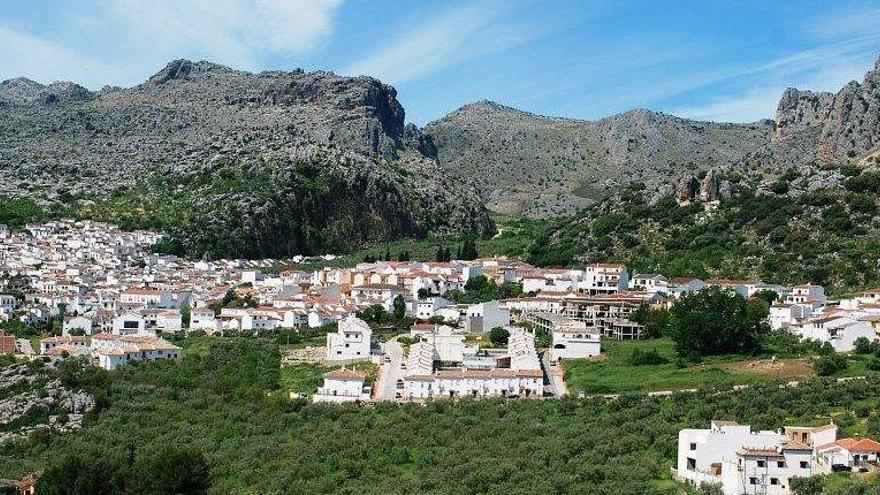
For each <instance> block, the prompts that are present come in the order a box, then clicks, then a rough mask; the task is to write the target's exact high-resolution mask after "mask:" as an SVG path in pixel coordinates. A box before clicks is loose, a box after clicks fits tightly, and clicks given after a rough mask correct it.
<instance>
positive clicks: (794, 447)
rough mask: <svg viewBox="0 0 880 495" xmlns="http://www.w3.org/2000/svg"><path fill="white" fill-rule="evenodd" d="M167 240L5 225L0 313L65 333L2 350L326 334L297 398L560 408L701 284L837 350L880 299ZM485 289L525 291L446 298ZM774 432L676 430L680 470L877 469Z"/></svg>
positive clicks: (872, 446) (0, 233) (617, 271)
mask: <svg viewBox="0 0 880 495" xmlns="http://www.w3.org/2000/svg"><path fill="white" fill-rule="evenodd" d="M159 238H160V236H158V235H157V234H153V233H150V232H137V231H136V232H126V231H123V230H120V229H118V228H115V227H113V226H111V225H107V224H103V223H97V222H90V221H58V222H51V223H46V224H34V225H28V226H27V227H26V228H25V229H24V230H23V231H19V232H10V230H9V229H6V228H0V274H2V275H3V277H2V280H3V283H4V284H5V285H4V286H2V287H0V319H2V320H4V321H7V322H16V324H19V325H25V326H28V325H31V326H33V325H37V326H39V325H48V324H49V323H50V322H52V321H60V332H59V334H58V335H52V336H49V337H45V338H42V339H40V340H39V342H38V345H36V343H35V342H34V341H32V340H29V339H27V338H16V337H14V336H12V335H2V336H0V339H2V341H0V344H2V345H0V352H2V353H5V354H9V355H15V356H18V357H20V358H23V359H28V360H40V359H43V360H65V359H71V358H77V357H79V358H83V359H88V360H90V361H92V362H93V363H94V364H96V365H97V366H100V367H101V368H104V369H106V370H111V371H112V370H116V369H119V368H121V367H124V366H127V365H130V364H131V363H133V362H137V361H156V360H176V359H180V358H181V357H183V355H184V351H183V349H182V348H181V347H179V346H178V345H175V344H174V343H173V341H174V340H175V339H176V338H179V337H180V336H185V335H195V334H198V335H204V336H207V337H210V338H216V339H223V338H226V337H229V336H259V335H264V334H271V333H272V332H276V331H278V330H281V329H287V330H296V329H326V343H325V344H324V345H323V346H313V347H306V348H304V349H300V350H298V351H295V352H293V354H292V355H291V356H288V358H287V359H288V360H289V362H297V363H302V362H313V363H318V364H320V365H321V366H325V367H328V368H330V371H327V372H326V373H324V375H323V383H322V384H320V386H318V387H317V388H315V389H313V390H311V392H310V393H307V394H300V393H294V392H291V396H292V397H299V396H303V395H304V396H305V397H306V398H308V399H309V400H311V401H314V402H332V403H347V402H350V403H359V404H370V403H375V402H380V401H390V402H416V403H424V402H426V401H431V400H444V399H447V400H448V399H461V398H485V397H495V398H507V399H523V400H525V399H543V398H554V397H555V398H560V397H564V396H566V395H568V394H569V392H568V390H567V384H566V380H565V363H566V362H567V361H569V360H579V359H588V360H589V359H602V358H603V343H605V342H612V341H626V340H638V339H642V338H644V337H645V335H644V326H643V325H642V324H640V323H637V322H636V321H634V320H633V319H631V316H632V315H633V313H634V312H636V311H638V310H639V309H640V308H668V307H670V305H672V304H674V302H675V301H676V300H677V299H679V298H682V297H683V296H685V295H687V294H692V293H696V292H699V291H701V290H703V289H705V288H708V287H720V288H723V289H729V290H732V291H734V292H736V293H737V294H740V295H742V296H743V297H746V298H750V297H754V296H755V295H756V294H758V293H759V292H761V291H773V292H774V293H776V294H778V298H777V299H776V300H775V301H774V302H773V304H772V305H771V306H770V309H769V316H768V318H767V322H766V323H767V324H768V325H769V326H770V327H771V328H773V329H784V330H786V331H788V332H790V333H791V334H792V335H794V336H796V337H798V338H800V339H802V340H804V341H813V342H817V343H821V344H826V343H827V344H828V345H830V346H831V347H832V348H833V349H834V351H836V352H840V353H847V352H851V351H853V349H854V347H855V346H856V345H857V341H859V340H860V339H862V340H865V339H866V340H868V341H871V342H876V341H878V334H880V289H878V290H875V291H867V292H864V293H862V294H860V295H857V296H855V297H851V298H846V299H840V300H838V301H835V302H834V303H833V304H832V303H830V302H829V301H828V299H827V298H826V295H825V292H824V289H823V288H822V287H821V286H818V285H812V284H809V283H807V284H803V285H795V286H790V287H789V286H782V285H772V284H765V283H762V282H760V281H750V280H728V279H709V280H700V279H697V278H691V277H675V278H667V277H665V276H663V275H660V274H643V273H636V274H630V273H629V271H628V269H627V267H626V266H624V265H622V264H610V263H595V264H588V265H585V266H583V267H580V268H577V269H547V268H537V267H534V266H531V265H529V264H527V263H524V262H522V261H518V260H514V259H508V258H504V257H488V258H478V259H475V260H468V261H464V260H452V261H448V262H436V261H430V262H429V261H371V262H363V263H359V264H357V265H356V266H354V267H352V268H336V267H329V266H328V267H322V268H318V269H314V270H298V269H297V262H300V261H302V260H287V262H286V263H284V264H283V265H282V268H281V269H278V268H277V267H278V266H279V265H280V264H281V262H280V261H279V260H267V261H262V262H261V261H245V260H211V261H208V260H202V261H191V260H186V259H183V258H178V257H175V256H170V255H163V254H157V253H153V252H152V251H151V245H152V244H154V243H155V242H156V241H157V240H158V239H159ZM326 259H327V260H328V261H329V260H332V257H327V258H326ZM477 277H480V278H483V279H485V280H489V281H492V282H493V283H495V284H497V285H499V286H500V285H502V284H506V283H507V284H510V283H514V284H520V285H521V288H522V290H521V292H520V293H519V294H518V295H517V296H516V297H509V298H503V299H496V300H490V301H483V302H478V303H472V304H457V303H455V302H454V301H452V300H451V299H447V298H446V297H444V296H447V295H449V294H452V293H454V292H461V291H464V290H465V288H466V287H467V286H468V281H469V280H473V279H475V278H477ZM234 301H238V302H241V301H245V303H244V304H236V303H234ZM378 308H381V310H382V311H384V312H387V313H389V314H390V313H392V312H394V311H402V312H403V313H404V314H405V315H406V316H407V317H408V318H410V319H411V321H412V322H413V323H412V324H411V325H410V327H409V328H408V331H405V332H403V333H398V334H388V333H382V334H381V335H379V332H377V331H376V329H375V328H374V326H373V325H371V324H370V323H368V322H367V321H365V318H366V317H365V316H364V315H365V314H366V313H365V312H367V313H368V312H369V311H370V310H371V309H372V310H378ZM493 331H495V332H499V331H503V332H502V333H503V335H504V339H503V342H500V343H490V342H489V339H488V336H489V334H491V333H492V332H493ZM536 332H541V333H543V334H544V335H547V336H549V342H548V343H547V344H546V345H545V346H539V345H538V344H537V343H536V335H537V334H536ZM496 344H497V345H496ZM364 363H369V364H370V365H371V366H373V367H375V369H376V370H377V371H376V373H375V376H373V377H368V376H367V375H368V373H365V372H362V371H359V370H361V369H363V366H360V365H361V364H364ZM581 395H582V394H581ZM779 428H780V429H779V430H778V431H753V430H752V429H751V428H750V427H749V426H747V425H738V424H736V423H734V422H729V421H721V420H718V421H713V422H712V423H711V425H709V428H707V429H694V430H690V429H689V430H682V431H681V432H680V435H679V441H678V462H677V465H676V466H675V468H674V474H675V476H676V478H677V479H680V480H684V481H687V482H692V483H694V484H696V485H699V484H700V483H718V484H720V485H721V486H722V487H723V492H724V493H725V494H730V495H733V494H757V493H762V494H764V493H766V494H784V493H789V490H788V486H789V479H791V478H793V477H797V476H810V475H812V474H816V473H824V472H831V470H832V469H839V468H840V467H841V466H843V467H845V468H847V469H853V470H858V469H863V468H865V467H866V466H870V467H871V468H872V469H874V468H876V467H877V456H878V454H880V443H878V442H876V441H874V440H871V439H868V438H838V437H837V428H836V426H835V425H834V424H833V423H829V424H828V425H827V426H824V427H797V426H783V425H780V427H779Z"/></svg>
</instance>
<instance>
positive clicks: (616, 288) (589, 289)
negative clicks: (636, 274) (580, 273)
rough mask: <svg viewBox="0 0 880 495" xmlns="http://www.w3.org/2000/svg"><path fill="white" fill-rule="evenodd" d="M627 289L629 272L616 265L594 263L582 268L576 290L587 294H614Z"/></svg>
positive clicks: (623, 267) (622, 266) (624, 267)
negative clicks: (582, 271) (580, 279)
mask: <svg viewBox="0 0 880 495" xmlns="http://www.w3.org/2000/svg"><path fill="white" fill-rule="evenodd" d="M628 288H629V272H627V270H626V266H624V265H620V264H617V263H595V264H592V265H588V266H587V267H585V268H584V277H583V280H582V281H581V282H579V283H578V289H579V290H580V291H582V292H586V293H588V294H615V293H617V292H624V291H626V290H627V289H628Z"/></svg>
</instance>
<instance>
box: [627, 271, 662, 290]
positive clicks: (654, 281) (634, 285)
mask: <svg viewBox="0 0 880 495" xmlns="http://www.w3.org/2000/svg"><path fill="white" fill-rule="evenodd" d="M629 289H630V290H641V291H645V292H647V293H648V294H656V293H658V292H668V290H669V280H668V279H667V278H666V277H664V276H663V275H660V274H657V273H636V274H635V275H633V276H632V278H631V279H630V281H629Z"/></svg>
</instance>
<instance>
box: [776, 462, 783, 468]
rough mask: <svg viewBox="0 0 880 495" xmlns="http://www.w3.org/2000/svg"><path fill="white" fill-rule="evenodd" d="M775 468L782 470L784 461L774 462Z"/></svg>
mask: <svg viewBox="0 0 880 495" xmlns="http://www.w3.org/2000/svg"><path fill="white" fill-rule="evenodd" d="M776 467H779V468H784V467H785V461H776Z"/></svg>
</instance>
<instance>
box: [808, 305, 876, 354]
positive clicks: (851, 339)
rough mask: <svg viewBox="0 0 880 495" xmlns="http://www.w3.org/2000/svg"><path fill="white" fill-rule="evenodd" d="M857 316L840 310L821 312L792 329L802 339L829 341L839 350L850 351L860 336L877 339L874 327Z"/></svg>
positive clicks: (872, 339)
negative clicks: (827, 312)
mask: <svg viewBox="0 0 880 495" xmlns="http://www.w3.org/2000/svg"><path fill="white" fill-rule="evenodd" d="M857 318H858V316H857V315H856V314H847V313H840V312H831V313H829V314H820V315H819V316H817V317H815V318H811V319H809V320H807V321H805V322H804V323H803V324H802V325H800V326H797V327H792V330H793V331H794V333H795V334H797V335H799V336H800V337H801V338H802V339H807V340H817V341H819V342H828V343H830V344H831V346H832V347H834V350H835V351H837V352H849V351H852V350H853V349H854V348H855V342H856V340H858V339H859V338H862V337H864V338H866V339H868V340H871V341H876V340H877V333H876V332H875V331H874V327H873V326H871V325H870V324H869V323H866V322H864V321H860V320H858V319H857Z"/></svg>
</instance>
